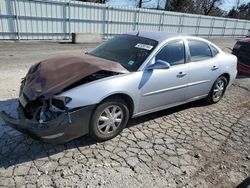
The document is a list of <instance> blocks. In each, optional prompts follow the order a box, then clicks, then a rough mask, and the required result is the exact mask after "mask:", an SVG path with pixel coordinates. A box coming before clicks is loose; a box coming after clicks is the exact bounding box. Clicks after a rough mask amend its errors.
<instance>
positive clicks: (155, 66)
mask: <svg viewBox="0 0 250 188" xmlns="http://www.w3.org/2000/svg"><path fill="white" fill-rule="evenodd" d="M169 68H170V64H169V63H168V62H166V61H163V60H157V61H156V62H155V63H154V64H151V65H149V66H148V67H147V70H153V69H169Z"/></svg>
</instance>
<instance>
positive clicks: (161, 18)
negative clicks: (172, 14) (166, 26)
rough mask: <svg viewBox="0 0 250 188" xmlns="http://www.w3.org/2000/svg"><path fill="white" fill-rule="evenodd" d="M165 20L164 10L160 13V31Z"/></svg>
mask: <svg viewBox="0 0 250 188" xmlns="http://www.w3.org/2000/svg"><path fill="white" fill-rule="evenodd" d="M163 20H164V12H162V13H161V14H160V21H159V26H158V30H159V31H162V26H163Z"/></svg>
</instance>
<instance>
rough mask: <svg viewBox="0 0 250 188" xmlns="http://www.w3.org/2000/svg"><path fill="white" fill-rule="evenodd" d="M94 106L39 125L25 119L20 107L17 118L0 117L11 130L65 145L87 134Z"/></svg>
mask: <svg viewBox="0 0 250 188" xmlns="http://www.w3.org/2000/svg"><path fill="white" fill-rule="evenodd" d="M93 109H94V105H89V106H85V107H81V108H79V109H77V110H74V111H72V112H68V113H66V112H65V113H63V114H61V115H60V116H58V117H57V118H56V119H54V120H51V121H48V122H45V123H39V122H37V121H34V120H29V119H26V118H25V116H24V112H23V109H22V107H21V106H19V107H18V108H17V111H18V118H17V119H16V118H14V117H12V116H10V115H8V114H7V113H6V112H4V111H2V112H0V117H1V118H2V119H3V120H4V121H5V122H6V124H7V125H9V126H11V127H12V128H14V129H16V130H18V131H20V132H23V133H26V134H29V135H30V136H31V137H33V138H35V139H38V140H41V141H43V142H47V143H56V144H59V143H65V142H68V141H70V140H72V139H74V138H77V137H80V136H83V135H85V134H88V132H89V121H90V117H91V114H92V111H93Z"/></svg>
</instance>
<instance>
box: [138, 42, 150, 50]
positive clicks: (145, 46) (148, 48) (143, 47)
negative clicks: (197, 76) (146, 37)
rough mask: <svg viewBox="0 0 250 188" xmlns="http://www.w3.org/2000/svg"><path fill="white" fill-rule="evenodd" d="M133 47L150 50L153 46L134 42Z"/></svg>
mask: <svg viewBox="0 0 250 188" xmlns="http://www.w3.org/2000/svg"><path fill="white" fill-rule="evenodd" d="M135 47H136V48H141V49H145V50H152V48H153V46H151V45H147V44H141V43H138V44H136V45H135Z"/></svg>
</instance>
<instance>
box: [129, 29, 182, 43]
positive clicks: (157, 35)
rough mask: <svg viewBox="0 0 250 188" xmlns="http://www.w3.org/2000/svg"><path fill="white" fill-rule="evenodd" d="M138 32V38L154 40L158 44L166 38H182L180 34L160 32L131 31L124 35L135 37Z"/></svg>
mask: <svg viewBox="0 0 250 188" xmlns="http://www.w3.org/2000/svg"><path fill="white" fill-rule="evenodd" d="M138 32H139V35H138V36H140V37H145V38H149V39H152V40H156V41H158V42H162V41H164V40H166V39H168V38H173V37H179V36H182V35H181V34H178V33H168V32H161V31H131V32H128V33H126V34H128V35H137V34H138Z"/></svg>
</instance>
